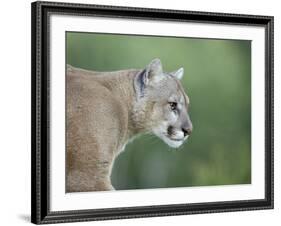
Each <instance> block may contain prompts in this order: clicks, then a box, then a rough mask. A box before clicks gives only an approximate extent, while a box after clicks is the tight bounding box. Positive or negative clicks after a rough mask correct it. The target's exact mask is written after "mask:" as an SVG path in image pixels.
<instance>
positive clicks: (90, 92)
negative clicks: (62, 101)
mask: <svg viewBox="0 0 281 226" xmlns="http://www.w3.org/2000/svg"><path fill="white" fill-rule="evenodd" d="M140 72H141V70H124V71H116V72H93V71H87V70H83V69H78V68H74V67H72V66H68V67H67V76H66V79H67V82H66V86H67V87H66V96H67V97H66V102H67V104H66V105H67V120H66V143H67V154H66V192H81V191H83V192H85V191H103V190H112V189H114V188H113V187H112V185H111V182H110V174H111V169H112V165H113V163H114V159H115V158H116V156H117V155H118V154H119V153H120V152H121V151H122V149H123V148H124V146H125V145H126V143H127V142H128V140H129V139H130V138H132V137H133V136H135V135H136V134H139V133H142V132H151V130H152V128H154V127H155V126H157V123H158V121H159V120H161V118H160V119H159V115H154V113H153V112H152V109H153V107H154V105H153V103H152V102H149V101H145V100H138V97H137V93H136V90H135V88H134V82H135V81H136V76H137V75H138V74H139V73H140ZM142 101H143V102H142Z"/></svg>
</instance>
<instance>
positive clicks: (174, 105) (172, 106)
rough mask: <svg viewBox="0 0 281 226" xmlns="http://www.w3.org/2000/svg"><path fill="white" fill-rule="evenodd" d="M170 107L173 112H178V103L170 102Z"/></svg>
mask: <svg viewBox="0 0 281 226" xmlns="http://www.w3.org/2000/svg"><path fill="white" fill-rule="evenodd" d="M169 105H170V107H171V110H172V111H175V110H177V105H178V104H177V103H176V102H169Z"/></svg>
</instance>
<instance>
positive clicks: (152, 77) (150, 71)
mask: <svg viewBox="0 0 281 226" xmlns="http://www.w3.org/2000/svg"><path fill="white" fill-rule="evenodd" d="M144 76H145V77H144V79H143V82H144V84H145V85H146V86H147V85H149V84H153V83H156V82H158V81H160V80H161V78H163V69H162V64H161V61H160V60H159V59H157V58H156V59H153V60H152V61H151V62H150V64H148V65H147V67H146V69H145V74H144Z"/></svg>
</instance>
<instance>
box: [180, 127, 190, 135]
mask: <svg viewBox="0 0 281 226" xmlns="http://www.w3.org/2000/svg"><path fill="white" fill-rule="evenodd" d="M181 130H182V132H183V135H184V136H185V137H186V136H187V135H190V134H191V132H192V128H191V127H186V128H181Z"/></svg>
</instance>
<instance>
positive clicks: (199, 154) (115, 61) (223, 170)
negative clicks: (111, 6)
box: [66, 32, 251, 190]
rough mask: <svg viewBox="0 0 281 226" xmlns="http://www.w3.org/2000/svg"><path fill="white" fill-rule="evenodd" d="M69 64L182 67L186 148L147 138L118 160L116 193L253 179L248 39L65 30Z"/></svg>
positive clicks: (116, 67)
mask: <svg viewBox="0 0 281 226" xmlns="http://www.w3.org/2000/svg"><path fill="white" fill-rule="evenodd" d="M66 39H67V53H66V54H67V63H68V64H71V65H73V66H76V67H81V68H84V69H89V70H95V71H114V70H121V69H130V68H139V69H141V68H144V67H145V66H146V65H147V64H148V63H149V62H150V61H151V60H152V59H154V58H160V59H161V61H162V64H163V68H164V71H174V70H176V69H178V68H179V67H184V69H185V75H184V77H183V79H182V83H183V86H184V88H185V90H186V92H187V93H188V96H189V98H190V100H191V105H190V116H191V120H192V122H193V126H194V130H193V133H192V135H191V136H190V137H189V139H188V142H186V143H185V144H184V145H183V146H182V147H180V148H179V149H178V150H177V149H172V148H169V147H168V146H167V145H166V144H164V143H163V142H162V141H161V140H159V139H158V138H156V137H154V136H149V135H143V136H140V137H138V138H137V139H135V140H134V141H133V142H132V143H129V144H128V145H127V146H126V149H125V151H124V152H123V153H122V154H120V155H119V156H118V158H117V160H116V162H115V164H114V167H113V171H112V175H111V179H112V184H113V186H114V187H115V189H116V190H119V189H137V188H163V187H179V186H205V185H229V184H249V183H251V42H250V41H245V40H243V41H241V40H214V39H195V38H176V37H153V36H135V35H112V34H95V33H76V32H67V34H66Z"/></svg>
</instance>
